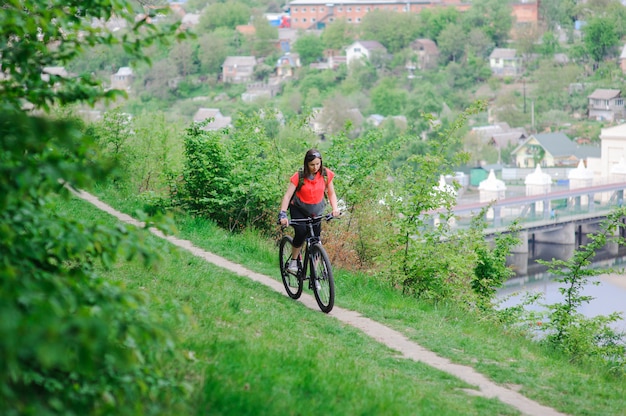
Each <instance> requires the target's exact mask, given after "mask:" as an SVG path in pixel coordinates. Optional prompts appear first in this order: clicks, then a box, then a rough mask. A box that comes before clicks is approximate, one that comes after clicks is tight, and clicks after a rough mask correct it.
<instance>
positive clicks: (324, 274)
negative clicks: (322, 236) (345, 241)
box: [310, 244, 335, 313]
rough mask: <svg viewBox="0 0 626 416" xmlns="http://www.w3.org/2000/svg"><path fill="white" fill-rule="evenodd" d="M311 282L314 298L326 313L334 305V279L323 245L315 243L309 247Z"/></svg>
mask: <svg viewBox="0 0 626 416" xmlns="http://www.w3.org/2000/svg"><path fill="white" fill-rule="evenodd" d="M310 255H311V281H312V282H311V283H312V286H313V294H315V300H316V301H317V305H318V306H319V307H320V309H321V310H322V312H325V313H328V312H330V311H331V310H332V309H333V306H334V305H335V280H334V279H333V271H332V268H331V265H330V259H329V258H328V254H327V253H326V250H324V247H322V245H320V244H315V245H314V246H313V247H311V254H310Z"/></svg>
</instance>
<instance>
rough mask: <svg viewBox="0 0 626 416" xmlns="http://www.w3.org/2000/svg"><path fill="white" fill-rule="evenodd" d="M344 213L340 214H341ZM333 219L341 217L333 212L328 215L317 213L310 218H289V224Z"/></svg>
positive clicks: (312, 222)
mask: <svg viewBox="0 0 626 416" xmlns="http://www.w3.org/2000/svg"><path fill="white" fill-rule="evenodd" d="M342 214H343V213H341V214H339V215H340V216H341V215H342ZM332 219H339V217H335V216H334V215H333V214H332V212H331V213H328V214H326V215H316V216H314V217H309V218H294V219H290V220H289V224H288V225H293V224H316V223H318V222H321V221H322V220H326V221H330V220H332ZM278 224H280V221H278ZM283 228H285V226H283Z"/></svg>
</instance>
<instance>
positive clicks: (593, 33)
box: [583, 18, 619, 62]
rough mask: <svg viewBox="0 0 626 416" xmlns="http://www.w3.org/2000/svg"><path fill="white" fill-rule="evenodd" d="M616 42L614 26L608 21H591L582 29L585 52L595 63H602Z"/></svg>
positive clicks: (598, 19) (599, 19) (617, 39)
mask: <svg viewBox="0 0 626 416" xmlns="http://www.w3.org/2000/svg"><path fill="white" fill-rule="evenodd" d="M618 42H619V38H618V37H617V33H616V32H615V25H614V23H613V22H612V21H611V20H609V19H606V18H594V19H591V20H590V21H589V22H588V23H587V24H586V25H585V27H584V28H583V43H584V45H585V50H586V52H587V54H589V57H590V58H591V59H593V60H594V61H595V62H600V61H602V60H603V59H604V58H605V56H606V55H607V54H608V53H609V51H611V49H612V48H614V47H615V46H616V45H617V43H618Z"/></svg>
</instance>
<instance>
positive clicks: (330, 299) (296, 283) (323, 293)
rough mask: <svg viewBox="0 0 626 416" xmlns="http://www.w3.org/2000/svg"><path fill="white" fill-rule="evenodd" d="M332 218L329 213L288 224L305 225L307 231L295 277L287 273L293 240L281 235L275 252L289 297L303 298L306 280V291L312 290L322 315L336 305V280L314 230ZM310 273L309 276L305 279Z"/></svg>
mask: <svg viewBox="0 0 626 416" xmlns="http://www.w3.org/2000/svg"><path fill="white" fill-rule="evenodd" d="M333 218H334V217H333V215H332V214H328V215H320V216H316V217H311V218H304V219H292V220H290V221H289V225H293V224H306V226H307V229H308V236H307V237H306V239H305V241H304V244H303V245H302V251H301V252H300V255H299V256H298V259H297V262H298V272H297V273H295V274H294V273H292V272H289V271H288V270H287V267H288V265H289V262H290V261H291V248H292V246H293V238H292V237H291V236H289V235H285V236H283V238H282V239H281V240H280V249H279V251H278V253H279V254H278V257H279V264H280V274H281V276H282V280H283V285H284V286H285V290H286V291H287V294H288V295H289V297H290V298H292V299H298V298H299V297H300V295H302V289H303V287H304V281H305V280H308V281H309V289H310V290H311V289H312V290H313V294H314V295H315V300H316V301H317V305H318V306H319V307H320V309H321V310H322V312H325V313H328V312H330V311H331V310H332V309H333V306H334V304H335V281H334V279H333V271H332V268H331V264H330V259H329V258H328V254H327V253H326V250H325V249H324V247H323V246H322V240H321V238H320V237H318V236H316V235H315V232H314V231H313V227H314V226H315V225H317V224H319V223H320V222H321V221H322V220H324V219H325V220H326V221H330V220H331V219H333ZM283 228H284V227H283ZM302 252H304V261H302ZM309 270H310V275H309V276H307V274H308V271H309Z"/></svg>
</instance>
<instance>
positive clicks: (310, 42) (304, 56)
mask: <svg viewBox="0 0 626 416" xmlns="http://www.w3.org/2000/svg"><path fill="white" fill-rule="evenodd" d="M293 49H294V50H295V51H296V52H298V54H299V55H300V61H301V62H302V65H309V64H310V63H313V62H316V61H318V60H319V59H321V58H322V57H323V56H324V44H323V43H322V40H321V39H320V37H319V36H317V35H315V34H313V33H311V34H306V35H302V36H300V37H299V38H298V40H296V42H295V43H294V45H293Z"/></svg>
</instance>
